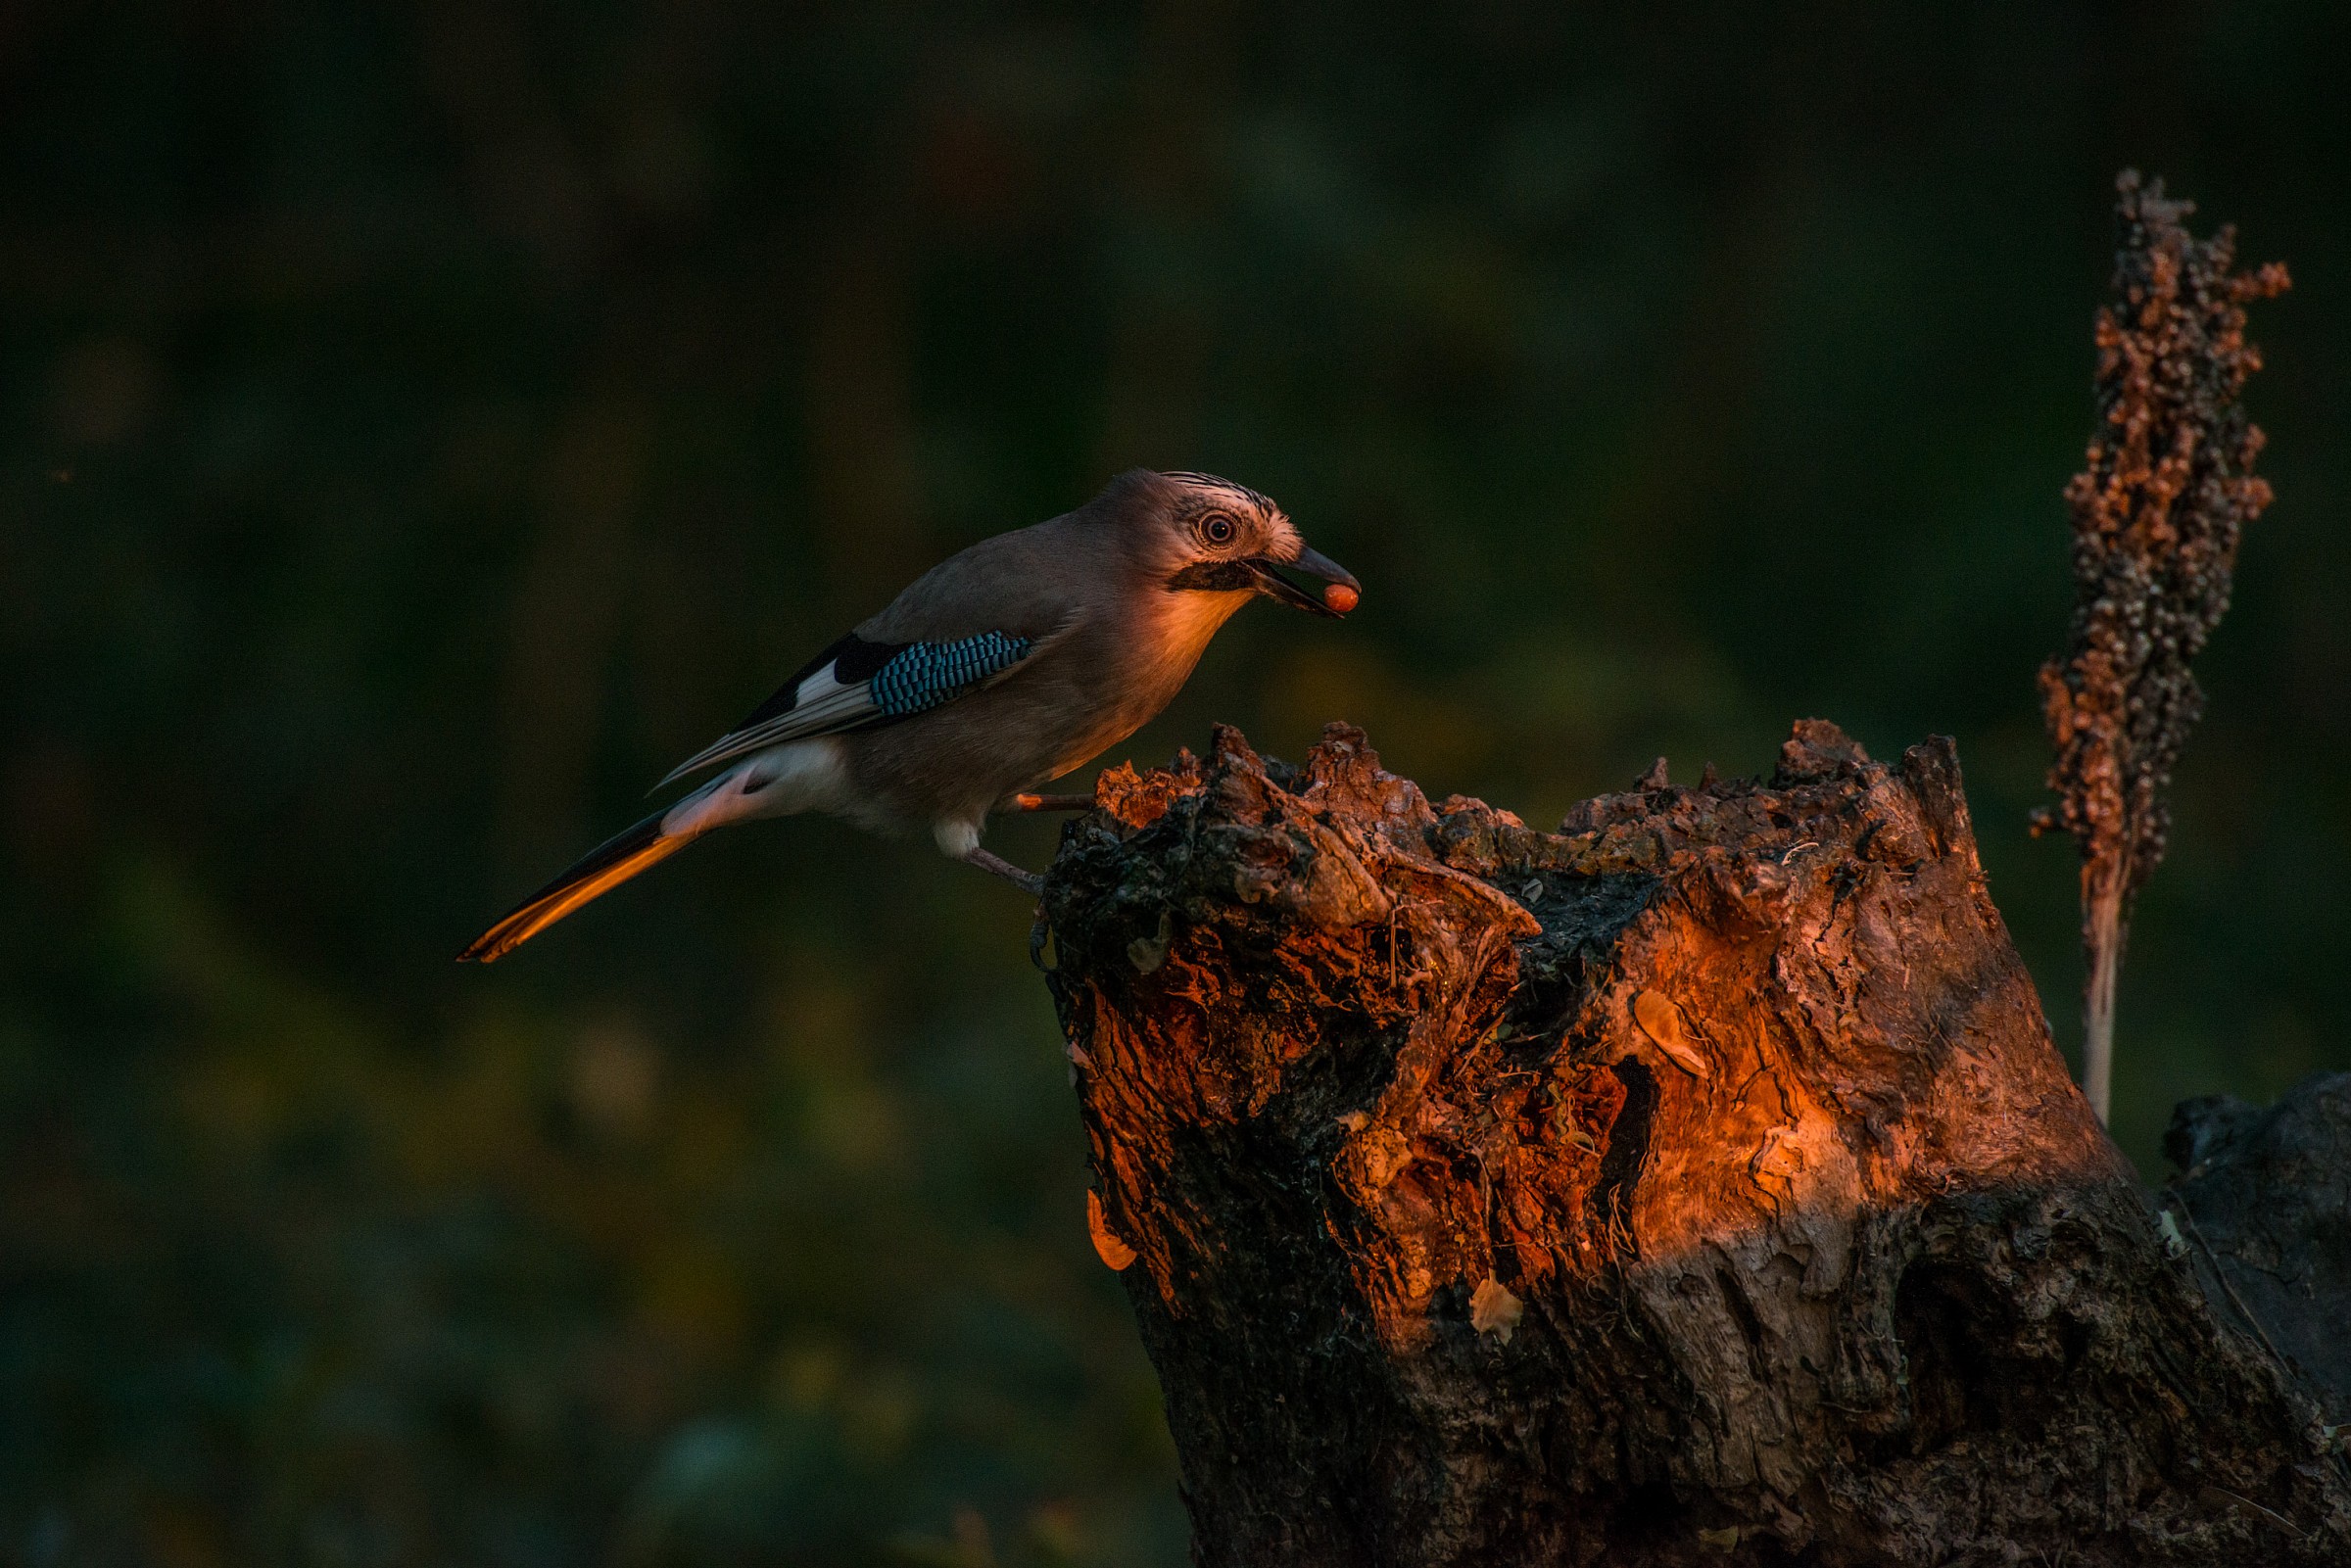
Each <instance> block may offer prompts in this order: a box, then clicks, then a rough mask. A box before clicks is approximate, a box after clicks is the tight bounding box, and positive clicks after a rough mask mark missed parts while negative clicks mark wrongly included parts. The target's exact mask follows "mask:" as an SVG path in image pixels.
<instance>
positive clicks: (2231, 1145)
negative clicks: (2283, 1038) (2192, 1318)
mask: <svg viewBox="0 0 2351 1568" xmlns="http://www.w3.org/2000/svg"><path fill="white" fill-rule="evenodd" d="M2163 1152H2164V1153H2165V1154H2166V1155H2168V1156H2169V1157H2170V1158H2171V1161H2172V1163H2173V1164H2176V1165H2178V1166H2179V1167H2180V1175H2179V1176H2178V1177H2177V1178H2176V1179H2174V1181H2173V1182H2172V1184H2171V1186H2170V1187H2169V1188H2167V1189H2166V1190H2165V1191H2164V1193H2163V1194H2162V1195H2161V1202H2162V1205H2163V1210H2164V1212H2165V1213H2168V1214H2171V1215H2173V1216H2175V1217H2174V1218H2173V1221H2172V1225H2171V1228H2170V1232H2168V1233H2167V1235H2166V1241H2167V1243H2168V1244H2169V1245H2170V1246H2171V1248H2172V1250H2173V1251H2174V1252H2181V1251H2185V1252H2187V1253H2188V1254H2189V1255H2190V1256H2191V1257H2192V1258H2194V1259H2195V1261H2196V1265H2197V1268H2198V1271H2199V1277H2200V1278H2202V1279H2203V1281H2204V1283H2205V1287H2206V1291H2207V1293H2208V1294H2209V1295H2210V1296H2212V1298H2213V1299H2214V1300H2215V1302H2217V1303H2220V1304H2224V1305H2225V1306H2226V1307H2227V1308H2228V1311H2229V1315H2231V1317H2232V1319H2233V1320H2234V1321H2235V1322H2237V1323H2239V1324H2240V1325H2242V1326H2243V1327H2245V1328H2246V1329H2248V1330H2250V1331H2251V1332H2252V1333H2253V1334H2254V1335H2255V1337H2257V1338H2259V1339H2260V1340H2261V1341H2262V1343H2263V1344H2265V1345H2266V1346H2268V1347H2269V1348H2270V1349H2271V1350H2273V1351H2275V1352H2277V1353H2278V1354H2280V1355H2282V1356H2283V1357H2285V1358H2286V1359H2287V1360H2289V1361H2291V1362H2292V1363H2293V1365H2294V1367H2295V1369H2296V1370H2298V1371H2299V1372H2300V1373H2301V1374H2302V1377H2303V1381H2304V1382H2305V1384H2306V1385H2308V1387H2309V1388H2310V1389H2311V1391H2312V1392H2313V1393H2314V1394H2315V1395H2316V1396H2317V1398H2318V1401H2319V1403H2320V1406H2321V1408H2322V1409H2323V1410H2324V1411H2325V1412H2326V1417H2327V1420H2328V1421H2329V1422H2332V1423H2334V1424H2336V1425H2338V1426H2342V1427H2344V1428H2345V1430H2351V1072H2335V1073H2323V1074H2320V1075H2319V1076H2317V1077H2313V1078H2308V1079H2305V1080H2304V1081H2303V1082H2302V1083H2301V1084H2299V1085H2297V1086H2296V1087H2295V1089H2294V1091H2293V1092H2292V1093H2291V1094H2288V1095H2287V1096H2286V1097H2285V1098H2284V1099H2282V1100H2280V1101H2279V1102H2278V1104H2276V1105H2274V1106H2272V1107H2270V1108H2269V1109H2268V1110H2266V1111H2265V1110H2262V1109H2260V1108H2259V1107H2256V1106H2250V1105H2247V1104H2245V1102H2244V1101H2242V1100H2238V1099H2235V1098H2233V1097H2231V1096H2229V1095H2216V1096H2213V1097H2210V1098H2207V1099H2202V1100H2189V1101H2187V1102H2185V1103H2184V1104H2183V1105H2182V1106H2181V1107H2180V1108H2179V1109H2178V1110H2176V1111H2174V1112H2173V1113H2172V1125H2171V1128H2170V1130H2169V1131H2168V1132H2166V1133H2165V1134H2164V1139H2163ZM2158 1217H2159V1219H2160V1217H2161V1216H2158ZM2174 1235H2176V1236H2177V1237H2178V1240H2176V1241H2174V1240H2172V1236H2174Z"/></svg>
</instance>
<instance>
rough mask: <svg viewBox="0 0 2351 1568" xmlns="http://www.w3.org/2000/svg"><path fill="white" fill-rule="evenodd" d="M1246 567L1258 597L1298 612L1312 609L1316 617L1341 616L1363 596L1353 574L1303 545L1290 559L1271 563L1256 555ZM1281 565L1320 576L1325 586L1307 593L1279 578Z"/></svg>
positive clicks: (1362, 587) (1362, 591) (1319, 552)
mask: <svg viewBox="0 0 2351 1568" xmlns="http://www.w3.org/2000/svg"><path fill="white" fill-rule="evenodd" d="M1246 564H1247V565H1248V567H1249V570H1250V572H1251V573H1252V574H1253V575H1254V576H1255V577H1256V579H1257V591H1258V592H1259V593H1260V594H1265V595H1266V596H1267V597H1268V598H1275V599H1279V600H1281V602H1282V603H1284V604H1288V605H1292V606H1294V607H1295V608H1298V609H1302V610H1312V611H1314V612H1315V613H1316V614H1317V615H1329V616H1340V615H1344V614H1346V613H1347V612H1348V611H1349V610H1351V609H1354V608H1355V606H1356V603H1357V601H1358V600H1360V599H1362V598H1363V596H1364V585H1363V584H1361V583H1359V582H1357V581H1356V580H1355V574H1354V573H1353V572H1350V571H1349V570H1347V568H1346V567H1344V566H1341V565H1340V564H1339V563H1338V562H1337V561H1334V560H1332V559H1331V558H1330V557H1329V556H1327V555H1325V554H1323V553H1322V552H1321V551H1320V550H1313V549H1308V548H1306V547H1305V546H1300V547H1299V550H1298V554H1297V557H1296V558H1295V559H1292V560H1287V561H1272V560H1268V559H1266V558H1265V557H1264V556H1259V557H1257V558H1256V559H1254V560H1251V561H1249V562H1247V563H1246ZM1284 566H1288V567H1291V568H1294V569H1295V570H1297V571H1301V572H1304V573H1306V574H1307V575H1308V576H1310V577H1319V578H1320V579H1321V580H1322V581H1323V583H1324V584H1325V585H1326V586H1325V587H1324V588H1323V590H1322V592H1321V593H1320V594H1310V593H1308V592H1307V591H1306V590H1305V589H1303V588H1300V587H1299V586H1298V585H1297V584H1296V583H1293V582H1291V581H1290V580H1289V579H1288V578H1286V577H1284V576H1282V575H1281V572H1280V570H1279V568H1281V567H1284Z"/></svg>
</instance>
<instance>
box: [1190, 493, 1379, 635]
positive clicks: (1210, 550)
mask: <svg viewBox="0 0 2351 1568" xmlns="http://www.w3.org/2000/svg"><path fill="white" fill-rule="evenodd" d="M1149 478H1150V479H1151V480H1154V481H1156V483H1155V484H1153V485H1152V486H1151V489H1152V491H1153V492H1154V495H1153V497H1152V504H1150V505H1149V506H1148V507H1147V509H1146V513H1145V515H1146V517H1147V519H1148V521H1147V523H1146V529H1147V532H1148V534H1149V536H1150V537H1149V539H1148V541H1147V555H1148V558H1149V562H1150V565H1149V568H1148V569H1149V570H1150V571H1151V572H1152V573H1153V575H1155V576H1157V577H1158V578H1159V579H1160V581H1161V582H1162V583H1164V584H1165V585H1166V587H1167V589H1168V591H1169V592H1170V593H1174V594H1217V595H1223V597H1224V598H1225V600H1226V601H1227V603H1231V604H1237V603H1239V602H1240V601H1241V600H1242V599H1243V598H1245V597H1246V595H1249V594H1265V595H1266V596H1267V597H1268V598H1273V599H1279V600H1280V601H1281V602H1282V603H1284V604H1289V605H1293V606H1295V607H1296V608H1298V609H1302V610H1312V611H1314V612H1315V613H1316V614H1318V615H1333V616H1336V615H1344V614H1346V613H1347V612H1348V611H1349V610H1351V609H1354V608H1355V606H1356V602H1357V600H1359V599H1361V598H1362V597H1363V593H1364V585H1363V584H1361V583H1359V582H1357V581H1356V580H1355V577H1354V575H1353V574H1352V573H1350V572H1349V571H1348V570H1347V569H1346V568H1345V567H1343V566H1341V565H1339V563H1338V562H1336V561H1334V560H1332V559H1330V557H1328V556H1327V555H1324V554H1322V553H1320V552H1319V551H1318V550H1313V549H1309V548H1308V547H1307V544H1306V541H1305V540H1303V539H1301V538H1299V537H1298V530H1297V529H1296V528H1294V527H1293V526H1291V523H1290V520H1289V518H1287V517H1285V516H1283V515H1282V510H1281V508H1280V507H1278V506H1276V505H1274V504H1273V502H1272V501H1271V500H1270V499H1267V498H1266V497H1264V496H1261V495H1259V494H1258V493H1257V492H1256V491H1254V490H1251V489H1250V488H1249V487H1248V486H1246V485H1236V484H1234V483H1233V482H1232V481H1231V480H1229V479H1219V478H1217V477H1216V476H1215V475H1214V474H1193V473H1173V474H1153V475H1150V476H1149ZM1285 569H1286V570H1288V571H1292V572H1297V573H1300V574H1302V575H1304V576H1306V577H1311V578H1316V579H1319V581H1320V583H1321V585H1322V586H1321V588H1320V589H1319V591H1310V590H1308V589H1306V588H1303V587H1301V586H1299V584H1297V583H1296V582H1294V581H1292V580H1291V579H1290V578H1289V577H1286V576H1284V575H1283V572H1284V570H1285ZM1220 618H1221V617H1220Z"/></svg>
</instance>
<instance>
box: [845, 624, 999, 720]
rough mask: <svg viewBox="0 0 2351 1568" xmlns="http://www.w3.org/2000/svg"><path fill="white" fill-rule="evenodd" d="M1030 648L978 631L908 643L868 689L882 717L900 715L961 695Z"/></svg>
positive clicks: (996, 634) (909, 713) (877, 672)
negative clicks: (954, 637) (949, 639)
mask: <svg viewBox="0 0 2351 1568" xmlns="http://www.w3.org/2000/svg"><path fill="white" fill-rule="evenodd" d="M1032 646H1033V644H1032V642H1031V641H1030V640H1029V639H1028V638H1025V637H1006V636H1005V635H1004V634H1003V633H1001V632H983V633H981V634H980V635H979V636H978V637H966V638H959V639H957V640H956V641H952V642H909V643H908V644H906V646H905V647H904V648H903V649H901V650H900V651H899V652H898V653H897V655H896V656H895V657H893V658H892V659H891V660H890V661H889V662H888V664H885V665H883V666H882V668H881V669H879V670H877V671H875V672H874V679H873V686H872V687H871V688H870V691H871V694H872V697H873V703H874V706H875V708H877V709H878V710H879V711H880V712H881V714H882V716H883V717H884V718H888V719H904V718H909V717H911V716H913V715H914V714H917V713H922V712H925V711H927V710H928V709H931V708H936V707H937V706H938V705H939V704H940V703H942V702H949V701H952V700H953V699H955V698H956V697H959V696H961V695H963V694H964V693H965V692H966V691H969V690H970V689H972V688H974V687H976V686H978V685H979V684H980V683H981V682H983V681H984V680H986V679H987V678H988V677H989V676H991V675H996V674H998V673H1000V672H1002V671H1005V670H1009V669H1011V668H1012V667H1013V666H1014V665H1016V664H1018V663H1020V662H1021V660H1023V659H1025V658H1027V657H1028V656H1029V649H1030V648H1031V647H1032Z"/></svg>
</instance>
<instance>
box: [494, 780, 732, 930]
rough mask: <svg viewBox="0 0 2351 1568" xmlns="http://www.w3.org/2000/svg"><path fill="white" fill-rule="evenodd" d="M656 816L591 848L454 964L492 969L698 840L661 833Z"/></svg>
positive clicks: (695, 834) (691, 833) (659, 814)
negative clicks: (557, 924) (565, 919)
mask: <svg viewBox="0 0 2351 1568" xmlns="http://www.w3.org/2000/svg"><path fill="white" fill-rule="evenodd" d="M668 815H669V812H667V811H656V812H654V813H653V814H652V815H651V816H649V817H648V818H646V819H645V820H644V821H643V822H641V823H639V824H638V825H637V826H636V827H634V828H631V829H630V830H629V831H628V832H624V833H621V834H619V835H617V836H616V837H612V838H608V839H606V840H604V842H602V843H600V844H599V845H597V846H596V847H595V848H594V849H591V850H590V851H588V853H587V854H585V855H583V856H581V857H580V859H579V860H578V862H577V863H576V864H574V865H573V866H572V868H571V869H570V870H569V871H567V872H565V873H564V874H563V875H562V876H560V877H558V878H556V879H554V880H553V881H552V882H549V883H548V884H547V885H546V886H545V887H542V888H540V889H539V891H537V892H535V893H533V894H532V895H531V896H530V897H528V898H526V899H524V900H523V901H522V902H521V903H519V904H517V905H515V906H514V908H513V909H512V910H511V911H509V912H508V913H507V915H506V917H505V918H504V920H502V921H500V922H499V923H498V924H497V925H495V926H493V927H490V928H489V929H488V930H486V931H484V932H482V934H481V935H479V936H477V937H475V938H474V939H473V940H472V941H470V942H468V943H466V944H465V950H464V951H463V952H461V953H459V954H458V955H457V962H458V963H460V964H464V963H473V962H478V963H483V964H495V963H497V962H498V961H499V960H500V959H502V958H504V957H505V956H506V955H507V954H508V953H511V952H513V951H514V949H516V948H518V947H520V946H521V945H522V944H523V943H525V942H527V941H529V940H530V939H531V938H532V937H534V936H536V935H538V934H539V933H540V932H541V931H543V930H546V929H547V928H548V927H550V926H552V925H553V924H554V923H555V922H557V921H559V920H561V919H562V918H563V917H564V916H566V915H568V914H570V913H571V912H572V911H573V910H575V909H578V908H579V907H580V906H581V905H583V904H586V903H589V902H591V901H593V900H595V899H597V898H600V897H602V896H603V895H604V894H605V893H607V892H610V891H611V890H612V889H613V888H615V887H618V886H619V885H620V884H621V883H622V882H625V881H627V880H628V879H630V878H632V877H634V876H636V875H637V874H638V873H639V872H641V871H644V870H645V869H646V868H648V866H654V865H658V864H659V863H660V862H662V861H664V860H667V859H668V858H669V857H670V856H672V855H674V854H676V853H677V852H678V851H679V850H681V849H684V848H685V847H686V846H687V845H688V844H691V843H693V842H694V841H695V840H696V838H699V837H700V836H701V832H700V831H699V830H698V829H692V828H690V829H687V830H686V831H685V832H674V833H664V832H662V831H661V820H662V818H664V817H666V816H668Z"/></svg>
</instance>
